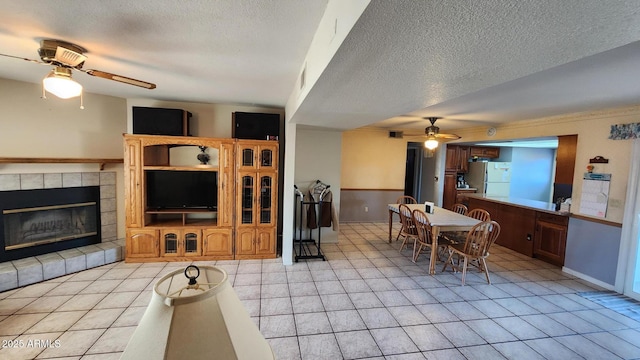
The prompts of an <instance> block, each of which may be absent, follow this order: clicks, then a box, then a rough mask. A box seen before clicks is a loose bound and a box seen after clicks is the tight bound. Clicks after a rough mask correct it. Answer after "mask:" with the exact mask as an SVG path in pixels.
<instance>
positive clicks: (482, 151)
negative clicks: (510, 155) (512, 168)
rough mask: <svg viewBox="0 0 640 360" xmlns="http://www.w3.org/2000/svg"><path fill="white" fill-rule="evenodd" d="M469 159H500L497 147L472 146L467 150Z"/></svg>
mask: <svg viewBox="0 0 640 360" xmlns="http://www.w3.org/2000/svg"><path fill="white" fill-rule="evenodd" d="M469 155H470V157H472V158H473V157H478V158H482V159H497V158H499V157H500V148H499V147H488V146H472V147H471V148H470V149H469Z"/></svg>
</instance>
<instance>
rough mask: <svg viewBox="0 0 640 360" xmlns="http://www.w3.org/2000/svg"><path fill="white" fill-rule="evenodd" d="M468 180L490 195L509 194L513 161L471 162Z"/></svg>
mask: <svg viewBox="0 0 640 360" xmlns="http://www.w3.org/2000/svg"><path fill="white" fill-rule="evenodd" d="M466 181H467V183H468V184H469V185H470V186H471V187H475V188H477V189H478V192H481V193H484V194H485V195H489V196H500V197H506V196H509V186H510V183H511V163H509V162H470V163H469V171H468V172H467V176H466Z"/></svg>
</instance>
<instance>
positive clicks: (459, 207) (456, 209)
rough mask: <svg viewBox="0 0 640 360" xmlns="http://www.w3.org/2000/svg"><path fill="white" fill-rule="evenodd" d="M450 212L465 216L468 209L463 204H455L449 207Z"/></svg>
mask: <svg viewBox="0 0 640 360" xmlns="http://www.w3.org/2000/svg"><path fill="white" fill-rule="evenodd" d="M451 211H453V212H456V213H458V214H461V215H467V212H468V211H469V208H467V206H466V205H465V204H460V203H456V204H453V206H451Z"/></svg>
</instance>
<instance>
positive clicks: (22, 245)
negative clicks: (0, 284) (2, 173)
mask: <svg viewBox="0 0 640 360" xmlns="http://www.w3.org/2000/svg"><path fill="white" fill-rule="evenodd" d="M0 210H1V212H0V214H1V215H0V216H2V218H1V219H0V227H2V229H0V236H2V238H1V239H0V240H1V241H0V261H7V260H16V259H21V258H24V257H29V256H35V255H42V254H46V253H50V252H54V251H60V250H66V249H70V248H74V247H79V246H85V245H89V244H95V243H99V242H100V229H101V227H100V188H99V187H98V186H86V187H74V188H56V189H37V190H17V191H2V192H0Z"/></svg>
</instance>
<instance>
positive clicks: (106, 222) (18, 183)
mask: <svg viewBox="0 0 640 360" xmlns="http://www.w3.org/2000/svg"><path fill="white" fill-rule="evenodd" d="M79 186H100V221H101V224H102V239H101V243H98V244H94V245H88V246H83V247H78V248H74V249H68V250H63V251H58V252H53V253H49V254H45V255H39V256H34V257H29V258H24V259H20V260H14V261H7V262H2V263H0V292H2V291H6V290H10V289H14V288H17V287H21V286H25V285H29V284H33V283H37V282H40V281H44V280H49V279H53V278H56V277H58V276H63V275H66V274H70V273H74V272H78V271H82V270H86V269H90V268H93V267H96V266H101V265H104V264H108V263H112V262H116V261H120V260H122V256H123V248H124V240H118V239H117V217H116V210H117V206H116V173H115V172H108V171H101V172H70V173H66V172H65V173H33V174H31V173H30V174H0V191H11V190H32V189H53V188H69V187H79Z"/></svg>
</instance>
